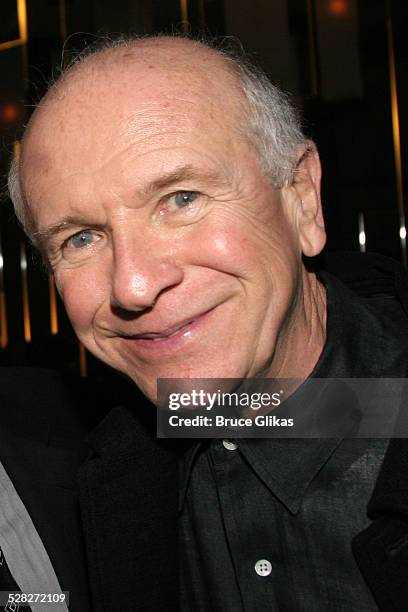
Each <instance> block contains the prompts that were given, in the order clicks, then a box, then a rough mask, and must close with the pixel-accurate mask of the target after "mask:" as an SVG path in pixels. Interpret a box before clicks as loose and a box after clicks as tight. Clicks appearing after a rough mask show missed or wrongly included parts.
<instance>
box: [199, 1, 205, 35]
mask: <svg viewBox="0 0 408 612" xmlns="http://www.w3.org/2000/svg"><path fill="white" fill-rule="evenodd" d="M198 15H199V19H200V28H201V30H203V31H204V29H205V8H204V0H198Z"/></svg>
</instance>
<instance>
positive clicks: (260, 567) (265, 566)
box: [255, 559, 272, 576]
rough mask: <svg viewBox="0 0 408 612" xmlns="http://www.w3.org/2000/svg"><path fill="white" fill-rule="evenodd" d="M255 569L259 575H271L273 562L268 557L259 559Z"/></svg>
mask: <svg viewBox="0 0 408 612" xmlns="http://www.w3.org/2000/svg"><path fill="white" fill-rule="evenodd" d="M255 571H256V573H257V574H258V576H269V574H271V573H272V563H271V562H270V561H268V559H259V561H257V562H256V563H255Z"/></svg>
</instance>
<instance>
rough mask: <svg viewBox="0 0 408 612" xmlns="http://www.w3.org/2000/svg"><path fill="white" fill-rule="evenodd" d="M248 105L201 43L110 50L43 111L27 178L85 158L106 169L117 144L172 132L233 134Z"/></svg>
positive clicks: (28, 142) (30, 134)
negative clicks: (105, 165) (230, 131)
mask: <svg viewBox="0 0 408 612" xmlns="http://www.w3.org/2000/svg"><path fill="white" fill-rule="evenodd" d="M243 106H244V102H243V97H242V94H241V93H240V90H239V87H237V83H236V78H235V77H234V75H233V74H232V73H231V71H230V70H229V69H228V68H227V66H226V64H225V62H224V61H223V60H221V59H220V57H218V56H217V55H216V54H215V53H214V52H212V51H210V50H207V49H204V50H203V49H202V48H200V47H199V46H198V47H197V46H196V45H195V43H194V44H193V43H188V44H187V45H185V42H182V43H181V44H179V43H174V42H173V43H170V44H168V43H166V44H161V45H160V44H159V45H157V44H156V45H155V44H153V43H148V44H145V45H141V48H140V49H138V50H137V51H135V50H133V51H132V50H127V51H126V50H125V49H120V50H114V51H113V52H110V53H108V52H106V53H105V54H104V53H102V54H101V55H100V56H97V57H96V58H89V59H88V60H85V61H84V62H83V64H82V65H79V66H78V67H77V68H74V69H73V71H72V73H70V74H69V75H68V77H67V78H66V79H65V80H64V79H63V80H62V81H61V82H60V83H57V85H56V86H54V88H53V89H52V90H51V92H50V94H49V95H48V96H47V98H46V99H45V101H44V103H43V104H42V105H40V107H39V108H38V109H37V111H36V113H35V114H34V116H33V119H32V121H31V122H30V125H29V128H28V130H27V133H26V137H25V140H24V145H23V155H22V166H23V175H26V174H27V173H26V166H28V167H29V169H30V173H31V170H33V171H34V173H35V174H37V173H38V172H41V173H44V171H46V168H47V167H49V166H53V167H56V166H60V167H63V166H64V167H67V166H73V165H75V161H76V160H78V163H82V162H81V161H80V160H82V159H83V156H84V155H85V156H89V157H92V159H93V160H94V161H95V163H96V164H100V163H101V162H103V160H105V159H107V158H108V157H109V155H110V152H111V149H112V146H114V145H115V143H117V142H121V143H122V145H125V144H126V142H127V141H128V142H129V144H131V143H137V142H138V141H140V142H143V141H144V140H146V139H147V138H148V139H154V138H156V139H158V140H160V138H161V136H162V135H163V134H170V133H171V131H172V130H173V131H174V132H180V131H183V130H184V132H189V131H191V132H201V133H202V134H208V133H209V132H211V131H212V132H213V133H214V136H219V134H220V128H222V129H221V131H222V132H224V137H226V133H227V132H228V131H229V130H231V129H232V130H234V127H237V126H239V124H240V121H239V120H238V116H239V114H240V112H241V110H242V108H243ZM28 160H29V164H26V163H25V162H26V161H28ZM37 176H38V174H37Z"/></svg>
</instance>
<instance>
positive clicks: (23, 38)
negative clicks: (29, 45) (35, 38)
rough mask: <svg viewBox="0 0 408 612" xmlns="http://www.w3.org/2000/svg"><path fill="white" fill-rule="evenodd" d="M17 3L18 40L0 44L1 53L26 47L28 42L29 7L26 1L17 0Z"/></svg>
mask: <svg viewBox="0 0 408 612" xmlns="http://www.w3.org/2000/svg"><path fill="white" fill-rule="evenodd" d="M16 2H17V22H18V38H16V39H14V40H8V41H6V42H3V43H1V44H0V51H5V50H6V49H12V48H13V47H19V46H20V45H25V44H26V42H27V6H26V0H16Z"/></svg>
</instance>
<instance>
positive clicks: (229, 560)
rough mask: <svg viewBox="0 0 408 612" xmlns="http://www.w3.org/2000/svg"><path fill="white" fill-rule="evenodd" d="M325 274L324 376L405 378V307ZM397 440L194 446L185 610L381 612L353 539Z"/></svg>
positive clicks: (186, 468) (187, 472) (320, 372)
mask: <svg viewBox="0 0 408 612" xmlns="http://www.w3.org/2000/svg"><path fill="white" fill-rule="evenodd" d="M323 281H324V282H325V284H326V286H327V289H328V327H327V341H326V344H325V348H324V351H323V353H322V355H321V358H320V359H319V362H318V364H317V365H316V368H315V370H314V372H313V374H312V376H315V377H327V378H335V377H343V378H348V377H356V376H358V377H365V378H368V377H373V376H384V377H386V376H405V371H406V354H407V352H406V342H405V341H402V338H401V330H400V329H399V328H398V325H397V324H395V323H394V317H393V312H394V309H395V311H396V310H398V308H399V306H398V304H397V303H396V302H394V301H392V300H390V299H389V298H384V299H383V298H382V297H381V296H379V297H378V299H372V300H361V299H359V298H357V297H356V296H355V295H354V294H353V293H352V292H350V291H349V290H348V289H346V288H345V287H344V286H343V285H342V284H341V283H340V282H338V281H337V280H336V279H334V278H333V277H330V276H329V275H324V276H323ZM384 300H386V308H385V305H384V304H385V302H384ZM383 312H387V313H388V314H382V313H383ZM311 409H313V407H312V408H311ZM235 446H236V448H235ZM386 447H387V441H386V440H367V439H366V440H364V439H362V440H359V439H354V440H353V439H325V440H320V439H308V440H303V439H293V440H276V439H274V440H237V441H235V444H234V443H233V444H231V443H228V442H225V444H224V443H223V441H222V440H214V441H212V442H210V443H204V444H199V445H195V446H193V447H192V448H191V449H190V450H189V451H188V453H186V456H185V459H184V464H183V475H182V485H184V486H182V497H181V519H180V535H181V594H182V603H181V609H182V610H183V611H187V610H188V611H189V612H190V611H192V610H194V612H196V611H197V612H200V611H203V612H204V611H210V610H211V611H217V610H220V611H221V610H222V611H223V612H229V611H231V612H239V611H241V610H245V611H247V612H257V611H258V610H259V611H261V610H271V611H274V610H283V611H288V612H289V611H291V612H295V611H296V612H298V611H305V612H306V611H307V612H314V611H320V610H321V611H324V612H326V611H327V610H331V611H332V610H333V611H334V610H336V611H339V612H340V611H341V612H342V611H344V612H346V611H347V612H350V611H355V612H371V611H374V610H377V609H378V608H377V606H376V604H375V602H374V600H373V597H372V595H371V593H370V591H369V589H368V587H367V586H366V584H365V582H364V580H363V578H362V576H361V574H360V572H359V569H358V566H357V564H356V562H355V560H354V557H353V555H352V551H351V542H352V539H353V537H354V536H355V535H356V534H357V533H359V532H360V531H361V530H362V529H364V528H365V527H366V526H367V525H368V523H369V520H368V519H367V516H366V506H367V502H368V500H369V498H370V496H371V493H372V490H373V488H374V484H375V481H376V478H377V474H378V471H379V468H380V466H381V463H382V460H383V457H384V453H385V450H386Z"/></svg>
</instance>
